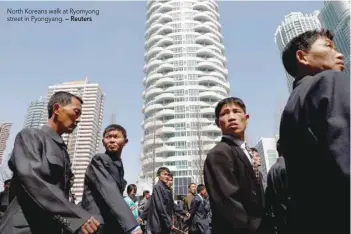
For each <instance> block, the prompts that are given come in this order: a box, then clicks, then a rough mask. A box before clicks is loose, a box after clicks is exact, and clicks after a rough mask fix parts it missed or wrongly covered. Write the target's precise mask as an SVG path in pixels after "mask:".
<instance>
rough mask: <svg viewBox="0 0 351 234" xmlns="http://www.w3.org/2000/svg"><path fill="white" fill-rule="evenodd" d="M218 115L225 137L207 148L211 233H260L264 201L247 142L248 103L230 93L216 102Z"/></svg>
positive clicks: (206, 169) (217, 120)
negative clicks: (230, 95) (210, 147)
mask: <svg viewBox="0 0 351 234" xmlns="http://www.w3.org/2000/svg"><path fill="white" fill-rule="evenodd" d="M215 115H216V124H217V126H218V127H219V128H221V130H222V134H223V137H222V140H221V142H219V143H218V144H217V145H216V146H215V147H214V148H213V149H211V150H210V151H209V152H208V154H207V158H206V160H205V165H204V179H205V185H206V188H207V192H208V194H209V197H210V205H211V211H212V233H214V234H221V233H223V230H225V232H226V233H236V234H252V233H259V230H260V229H259V227H260V223H261V218H262V215H263V203H262V196H261V191H260V188H261V184H260V182H259V181H260V180H259V178H256V176H255V173H254V170H253V166H252V157H253V156H252V155H251V154H250V149H249V148H248V146H247V144H246V142H245V129H246V125H247V123H248V120H249V115H248V114H247V113H246V106H245V104H244V102H243V101H242V100H241V99H240V98H236V97H229V98H226V99H223V100H222V101H220V102H219V103H218V104H217V107H216V109H215Z"/></svg>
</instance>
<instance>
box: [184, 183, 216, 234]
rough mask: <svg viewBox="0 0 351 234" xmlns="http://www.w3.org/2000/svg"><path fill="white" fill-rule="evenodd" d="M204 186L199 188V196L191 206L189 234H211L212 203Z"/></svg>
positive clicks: (201, 185)
mask: <svg viewBox="0 0 351 234" xmlns="http://www.w3.org/2000/svg"><path fill="white" fill-rule="evenodd" d="M206 198H207V191H206V187H205V185H203V184H199V185H198V186H197V195H196V196H195V197H194V199H193V200H192V202H191V205H190V219H189V226H190V228H189V234H210V233H211V230H210V219H209V213H210V203H209V202H208V201H207V199H206Z"/></svg>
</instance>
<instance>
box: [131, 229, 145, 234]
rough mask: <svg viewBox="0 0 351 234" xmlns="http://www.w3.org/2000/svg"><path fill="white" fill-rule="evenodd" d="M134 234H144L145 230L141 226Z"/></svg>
mask: <svg viewBox="0 0 351 234" xmlns="http://www.w3.org/2000/svg"><path fill="white" fill-rule="evenodd" d="M132 234H143V231H142V230H141V229H140V228H139V229H138V230H135V231H134V232H132Z"/></svg>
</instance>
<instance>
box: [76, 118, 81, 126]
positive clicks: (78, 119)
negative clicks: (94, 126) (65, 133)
mask: <svg viewBox="0 0 351 234" xmlns="http://www.w3.org/2000/svg"><path fill="white" fill-rule="evenodd" d="M79 122H80V116H79V117H78V118H77V119H76V123H77V124H78V123H79Z"/></svg>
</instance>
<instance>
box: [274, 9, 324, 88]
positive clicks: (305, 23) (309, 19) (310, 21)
mask: <svg viewBox="0 0 351 234" xmlns="http://www.w3.org/2000/svg"><path fill="white" fill-rule="evenodd" d="M318 14H319V11H315V12H313V13H312V14H303V13H301V12H291V13H290V14H288V15H286V16H285V17H284V20H283V22H282V23H281V25H279V26H278V28H277V30H276V32H275V34H274V42H275V43H276V45H277V46H278V49H279V55H280V57H281V54H282V52H283V50H284V48H285V46H286V45H287V44H288V43H289V42H290V41H291V40H292V39H293V38H294V37H296V36H298V35H300V34H302V33H304V32H306V31H308V30H314V29H321V24H320V22H319V19H318ZM284 70H285V69H284ZM285 73H286V80H287V85H288V90H289V93H291V91H292V89H293V82H294V78H293V77H292V76H290V75H289V74H288V73H287V72H285Z"/></svg>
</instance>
